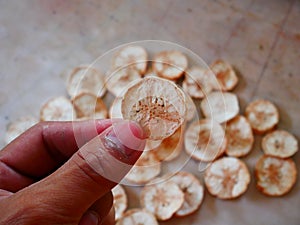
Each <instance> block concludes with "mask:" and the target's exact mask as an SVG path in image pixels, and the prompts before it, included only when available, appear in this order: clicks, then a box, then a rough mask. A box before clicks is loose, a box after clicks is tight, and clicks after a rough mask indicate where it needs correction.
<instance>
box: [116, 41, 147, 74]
mask: <svg viewBox="0 0 300 225" xmlns="http://www.w3.org/2000/svg"><path fill="white" fill-rule="evenodd" d="M112 67H113V68H132V69H135V70H137V71H138V72H139V73H140V74H144V73H145V72H146V70H147V52H146V50H145V49H144V48H143V47H141V46H137V45H130V46H127V47H125V48H123V49H122V50H121V51H119V52H118V53H117V54H116V56H115V58H114V59H113V63H112Z"/></svg>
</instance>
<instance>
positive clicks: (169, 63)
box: [152, 51, 188, 80]
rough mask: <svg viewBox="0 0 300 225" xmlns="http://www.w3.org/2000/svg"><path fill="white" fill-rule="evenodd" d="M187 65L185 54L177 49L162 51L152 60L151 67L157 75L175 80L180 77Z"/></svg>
mask: <svg viewBox="0 0 300 225" xmlns="http://www.w3.org/2000/svg"><path fill="white" fill-rule="evenodd" d="M187 66H188V60H187V58H186V56H185V55H184V54H183V53H181V52H179V51H163V52H160V53H158V54H157V55H156V56H155V57H154V60H153V63H152V67H153V70H154V72H156V73H157V75H158V76H160V77H163V78H166V79H169V80H176V79H178V78H180V77H181V76H182V75H183V73H184V71H185V70H186V68H187Z"/></svg>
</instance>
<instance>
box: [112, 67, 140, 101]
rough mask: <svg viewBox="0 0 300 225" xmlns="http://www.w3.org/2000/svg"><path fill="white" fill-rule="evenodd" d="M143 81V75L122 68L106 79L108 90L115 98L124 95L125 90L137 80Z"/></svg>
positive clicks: (133, 70)
mask: <svg viewBox="0 0 300 225" xmlns="http://www.w3.org/2000/svg"><path fill="white" fill-rule="evenodd" d="M138 79H141V75H140V74H139V72H138V71H137V70H135V69H130V68H121V69H119V70H117V71H115V72H113V73H112V74H110V75H109V77H107V79H106V88H107V89H108V91H109V92H111V93H112V94H113V95H115V96H120V95H121V94H122V93H124V90H126V89H125V88H126V87H127V86H128V85H129V84H130V83H131V82H132V81H135V80H138Z"/></svg>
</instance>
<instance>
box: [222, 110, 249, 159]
mask: <svg viewBox="0 0 300 225" xmlns="http://www.w3.org/2000/svg"><path fill="white" fill-rule="evenodd" d="M225 134H226V138H227V141H228V142H227V148H226V154H227V155H229V156H234V157H242V156H245V155H247V154H248V153H249V152H250V151H251V149H252V147H253V143H254V136H253V132H252V128H251V126H250V124H249V122H248V121H247V119H246V118H245V117H243V116H240V115H238V116H236V117H234V118H233V119H232V120H230V121H228V122H227V123H226V125H225Z"/></svg>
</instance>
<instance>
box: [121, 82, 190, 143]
mask: <svg viewBox="0 0 300 225" xmlns="http://www.w3.org/2000/svg"><path fill="white" fill-rule="evenodd" d="M121 111H122V115H123V118H124V119H129V120H134V121H137V122H138V123H139V124H140V125H141V126H142V127H143V129H144V131H145V133H146V134H147V136H148V138H149V139H153V140H158V139H163V138H166V137H168V136H170V135H171V134H173V133H174V132H175V131H176V130H177V129H178V127H180V126H181V124H182V123H183V122H184V120H185V115H186V105H185V95H184V93H183V92H182V91H181V90H180V89H179V88H178V87H177V86H176V85H175V84H174V83H173V82H170V81H168V80H165V79H162V78H158V77H145V78H144V79H142V80H141V81H139V82H137V83H136V84H134V85H133V86H131V87H130V88H129V89H128V90H127V92H126V93H125V95H124V97H123V99H122V104H121Z"/></svg>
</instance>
